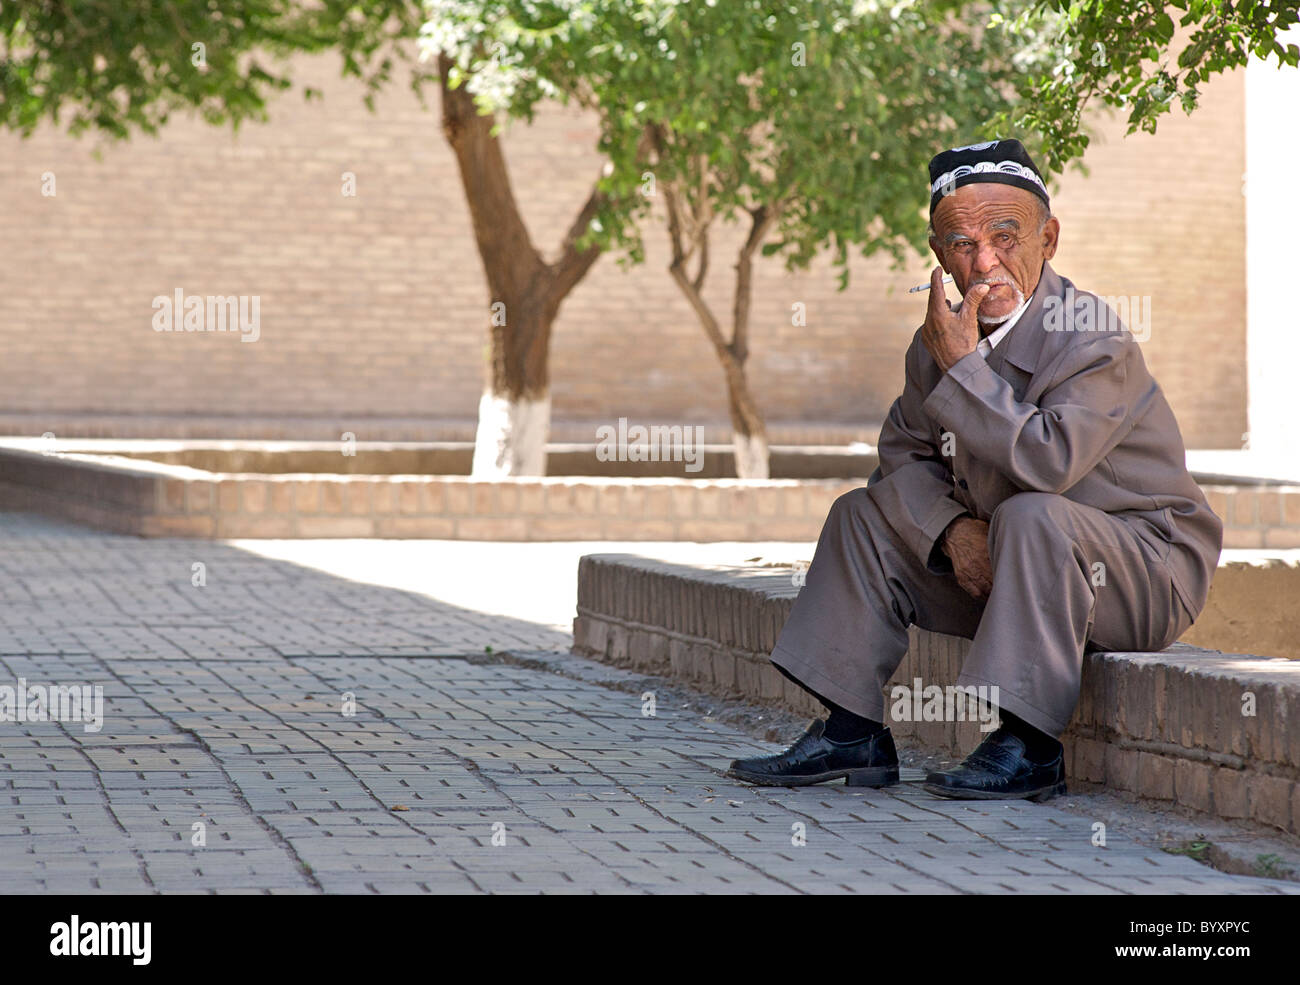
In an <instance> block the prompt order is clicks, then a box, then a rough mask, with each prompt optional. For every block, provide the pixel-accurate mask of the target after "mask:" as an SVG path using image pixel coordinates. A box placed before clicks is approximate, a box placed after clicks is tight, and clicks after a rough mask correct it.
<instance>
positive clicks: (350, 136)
mask: <svg viewBox="0 0 1300 985" xmlns="http://www.w3.org/2000/svg"><path fill="white" fill-rule="evenodd" d="M298 77H299V79H300V80H301V81H302V82H304V83H312V84H315V85H317V86H319V87H321V88H322V89H323V90H324V91H325V99H324V100H323V101H321V102H315V103H311V104H306V103H304V102H303V101H302V100H301V98H300V97H299V96H297V95H289V96H285V97H283V98H281V99H280V100H279V101H278V102H276V103H275V104H274V105H273V107H272V112H271V118H272V119H271V125H269V126H257V125H250V126H248V127H246V128H245V129H244V130H243V131H242V132H241V133H240V134H239V135H238V136H237V137H232V136H231V135H230V134H229V133H228V132H227V131H223V130H217V129H213V128H210V127H207V126H204V125H202V124H200V123H198V122H195V121H191V120H185V119H177V120H176V121H174V122H173V124H172V125H170V126H169V127H168V128H167V130H166V131H165V133H164V134H163V135H162V137H161V138H160V139H157V140H154V139H148V138H139V139H137V140H134V141H133V142H131V143H130V144H126V145H121V146H114V145H108V146H105V147H104V148H103V157H102V160H96V159H95V158H94V156H93V154H92V152H93V150H94V147H95V139H96V138H93V137H92V138H87V139H85V140H82V141H80V142H78V141H73V140H71V139H70V138H67V137H64V136H62V135H60V134H58V133H56V132H54V131H53V130H50V129H45V130H42V131H40V132H39V133H37V134H36V135H35V136H34V137H32V138H31V139H30V140H27V141H22V140H20V139H19V138H17V137H15V136H13V135H9V134H0V231H2V232H3V234H4V237H5V240H6V242H8V243H10V244H11V245H10V250H9V253H8V256H7V262H6V263H4V264H0V324H3V326H4V332H3V334H0V358H3V361H4V365H5V367H6V372H5V373H4V374H3V376H2V377H0V431H6V432H10V433H26V434H32V433H35V434H39V433H41V432H43V431H46V430H53V431H55V432H56V433H58V434H61V435H74V434H78V433H80V434H96V433H97V434H108V435H149V434H153V435H160V436H166V435H189V436H204V435H209V436H218V437H219V436H227V435H244V436H260V437H278V436H293V437H305V438H337V436H338V433H339V431H340V430H351V431H353V432H354V433H356V434H357V436H358V438H360V439H362V440H367V439H369V440H381V439H386V438H388V439H411V438H425V439H435V438H449V437H467V436H468V435H469V434H470V433H471V428H472V422H473V419H474V417H475V416H476V414H477V404H478V397H479V389H480V380H481V366H482V359H483V352H484V342H485V331H484V326H485V305H486V302H487V298H486V293H485V287H484V284H483V280H482V275H481V268H480V266H479V261H478V257H477V254H476V252H475V250H474V247H473V244H472V240H471V238H470V234H469V224H468V218H467V213H466V209H465V206H464V204H463V202H462V199H461V190H460V183H459V178H458V176H457V173H456V169H455V166H454V162H453V160H452V158H451V155H450V153H449V151H448V150H447V148H446V146H445V144H444V142H443V138H442V136H441V132H440V128H439V122H438V117H437V115H436V95H433V94H431V97H432V98H433V100H434V106H433V111H432V112H430V111H425V110H421V109H420V107H419V106H418V104H417V102H416V101H415V100H414V98H413V97H412V96H410V95H409V94H408V93H407V92H406V91H405V90H404V89H402V88H401V87H395V88H394V89H393V90H392V91H390V92H388V93H387V94H385V95H384V96H383V97H382V98H381V99H380V100H379V104H378V106H379V111H378V113H377V114H374V115H371V114H370V113H368V112H367V111H366V110H365V108H364V106H363V105H362V104H361V101H360V92H359V89H358V87H357V86H356V85H355V84H354V83H351V82H348V81H343V80H340V79H338V78H337V71H336V69H335V65H334V60H333V58H332V57H327V58H324V59H305V60H303V61H302V62H301V63H300V70H299V72H298ZM1242 99H1243V87H1242V80H1241V77H1240V75H1239V74H1238V75H1234V76H1230V77H1228V78H1225V79H1222V80H1219V81H1216V82H1215V83H1214V84H1213V85H1211V86H1209V87H1207V89H1206V93H1205V99H1204V105H1203V108H1202V109H1201V110H1199V111H1198V112H1197V114H1196V115H1195V117H1193V118H1190V119H1188V118H1184V117H1182V116H1181V115H1175V116H1173V117H1171V118H1169V119H1168V120H1167V121H1166V122H1164V123H1162V124H1161V133H1160V134H1159V135H1157V136H1154V137H1152V136H1148V135H1143V134H1140V135H1136V136H1134V137H1130V138H1127V139H1121V135H1122V129H1123V127H1122V124H1121V123H1120V122H1118V121H1112V122H1104V121H1103V122H1101V123H1100V124H1099V132H1098V135H1097V138H1096V140H1095V142H1094V147H1093V150H1092V151H1090V153H1089V155H1088V164H1089V166H1090V167H1091V169H1092V175H1091V177H1090V178H1086V179H1085V178H1083V177H1082V176H1080V175H1077V174H1070V175H1068V176H1066V177H1065V179H1064V180H1063V182H1062V185H1061V188H1060V189H1059V191H1058V193H1057V194H1056V195H1055V196H1054V206H1055V210H1056V212H1057V214H1058V215H1059V217H1060V218H1061V221H1062V225H1063V245H1062V249H1061V252H1060V254H1059V255H1058V259H1057V261H1056V262H1055V266H1056V268H1057V270H1058V271H1060V272H1061V273H1063V274H1064V275H1065V276H1067V277H1070V278H1072V279H1073V280H1075V281H1076V283H1078V284H1079V285H1080V286H1081V287H1085V288H1088V289H1091V290H1095V291H1097V292H1098V293H1100V294H1120V293H1124V294H1138V295H1151V296H1152V303H1153V331H1152V337H1151V339H1150V341H1149V342H1147V343H1146V344H1145V349H1146V352H1147V357H1148V362H1149V363H1150V365H1151V367H1152V369H1153V371H1154V372H1155V374H1156V376H1157V378H1158V379H1159V380H1160V382H1161V384H1162V385H1163V387H1164V389H1165V391H1166V393H1167V394H1168V396H1169V398H1170V400H1171V402H1172V404H1173V406H1174V409H1175V411H1176V412H1177V413H1178V416H1179V419H1180V422H1181V424H1182V428H1183V433H1184V436H1185V438H1186V440H1187V443H1188V444H1189V446H1194V447H1238V446H1239V445H1240V440H1239V439H1240V435H1241V433H1242V432H1243V431H1245V429H1246V423H1245V307H1244V306H1245V293H1244V264H1243V251H1244V230H1243V200H1242V197H1241V180H1242V174H1241V173H1242V170H1243V167H1244V164H1243V159H1242V150H1241V137H1242ZM594 139H595V129H594V126H593V123H592V121H591V119H589V118H587V117H584V116H582V115H579V114H576V113H573V112H568V111H563V110H558V109H556V110H552V111H549V112H546V113H543V114H542V115H541V116H540V117H539V119H538V121H537V123H536V124H535V125H534V126H533V127H531V128H527V127H523V126H519V125H516V126H515V127H513V129H511V130H510V132H509V134H508V136H507V137H506V151H507V156H508V160H509V163H510V166H511V169H512V174H513V177H514V181H515V186H516V193H517V197H518V199H519V202H520V205H521V208H522V209H523V211H524V213H525V215H526V217H527V220H528V223H529V227H530V229H531V230H532V234H533V237H534V240H535V242H537V243H538V244H539V245H540V246H541V247H542V248H543V249H547V250H549V249H551V248H553V246H554V244H556V243H557V242H558V240H559V237H560V235H561V234H562V231H563V229H564V228H565V227H566V226H567V224H568V222H569V221H570V219H571V217H572V215H573V213H574V211H575V210H576V209H577V207H578V206H579V204H580V203H581V201H582V200H583V198H584V196H585V194H586V192H587V189H588V187H589V183H590V181H591V180H592V178H593V177H594V175H595V174H596V172H597V169H598V166H599V161H598V159H597V157H596V155H595V154H594V153H593V151H592V147H593V144H594ZM924 167H925V162H924V161H918V162H917V168H916V172H917V175H916V176H917V180H918V181H922V180H924ZM47 171H48V172H53V173H54V175H55V180H56V182H57V195H56V196H55V197H53V198H47V197H42V195H41V194H40V189H41V181H42V175H43V174H44V173H45V172H47ZM345 171H351V172H354V173H355V174H356V176H357V191H358V194H357V196H356V197H355V198H346V197H344V196H342V195H341V194H340V188H341V175H342V173H343V172H345ZM739 234H740V233H739V230H733V231H732V233H731V234H730V235H724V236H722V237H721V238H720V239H719V241H718V242H716V244H715V250H714V274H713V276H712V277H711V284H712V286H711V289H710V291H709V295H708V296H709V300H710V302H711V303H712V304H714V305H715V306H716V307H717V310H718V311H719V312H720V313H724V314H725V313H726V312H727V311H729V302H728V297H729V293H728V292H729V290H730V280H729V275H730V274H731V263H730V261H729V260H728V259H727V257H728V253H729V252H732V251H734V245H735V242H736V238H737V236H738V235H739ZM647 245H648V257H647V259H648V262H647V264H646V265H645V266H644V267H642V268H640V269H637V270H634V271H632V272H628V273H625V272H623V271H621V270H620V269H619V268H618V267H617V266H616V264H615V263H614V262H612V260H611V259H610V258H604V259H602V260H601V261H600V262H599V263H598V264H597V266H596V268H595V269H594V270H593V272H592V273H591V275H589V277H588V278H587V280H586V281H585V282H584V283H583V284H582V285H580V286H579V288H578V290H577V291H576V293H575V294H573V295H572V296H571V297H570V299H569V300H568V302H567V303H566V305H565V307H564V308H563V309H562V311H561V318H560V321H559V323H558V326H557V330H556V332H555V337H554V345H553V362H552V379H553V387H554V415H555V418H556V421H557V425H558V426H559V428H560V429H561V431H562V432H563V433H565V434H568V435H570V436H573V435H575V432H576V433H577V434H581V433H582V432H583V431H584V430H586V429H589V426H588V425H587V424H586V423H584V422H593V421H594V422H604V421H609V420H612V419H615V418H617V417H619V416H627V417H630V418H632V419H634V420H635V419H640V420H643V421H659V422H680V423H690V424H704V425H706V426H709V425H712V424H716V425H717V427H716V429H715V428H710V429H709V430H708V431H707V432H706V437H707V438H708V439H709V440H726V436H727V435H726V428H725V426H724V422H725V421H726V413H725V402H724V395H723V392H722V387H721V377H720V373H719V370H718V368H717V366H716V363H715V361H714V359H713V356H712V354H711V350H710V348H709V346H708V344H707V343H706V341H705V339H704V335H703V333H702V331H701V329H700V328H699V326H698V324H697V323H696V322H695V320H694V317H693V315H692V314H691V312H690V310H689V309H688V307H687V305H686V304H685V302H684V301H683V300H682V299H681V297H680V296H679V295H678V294H677V293H676V291H675V288H674V287H673V286H672V284H671V283H670V282H669V280H668V278H667V275H666V273H665V266H666V250H665V246H664V235H663V233H662V230H661V229H660V228H659V227H651V228H650V229H649V230H648V239H647ZM928 267H929V264H928V263H927V262H925V261H923V260H922V259H920V258H917V259H915V260H913V261H912V262H910V263H909V264H908V265H907V267H906V269H904V270H902V271H890V270H889V269H888V264H887V262H886V261H876V260H872V261H866V260H861V259H859V260H857V261H855V262H854V263H853V266H852V270H853V280H852V283H851V286H850V288H849V289H848V290H847V291H846V292H844V293H837V292H836V290H835V280H834V276H833V274H832V272H831V269H830V267H829V265H828V264H826V263H818V264H817V265H815V266H814V268H813V269H812V270H811V271H810V272H808V273H807V274H804V275H800V276H788V275H785V274H784V273H783V272H782V271H781V269H780V266H779V264H778V263H777V262H775V261H771V260H768V261H763V262H761V263H760V264H759V270H758V275H757V279H756V285H755V297H754V308H753V319H754V325H753V342H752V346H751V348H752V353H753V355H752V362H751V367H752V382H753V385H754V388H755V392H756V394H757V396H758V399H759V402H760V404H761V406H762V408H763V410H764V412H765V413H766V415H767V416H768V418H769V420H770V421H771V422H772V423H773V424H774V425H776V426H777V428H776V431H777V433H778V434H785V435H787V436H793V437H792V438H791V437H788V438H787V440H801V439H800V436H815V435H819V434H825V435H829V436H831V437H833V438H838V439H843V438H845V437H849V436H855V435H857V436H861V437H865V438H866V439H867V440H870V439H871V438H873V437H874V433H875V427H877V426H878V424H879V421H880V419H881V418H882V417H883V415H884V413H885V412H886V410H887V409H888V406H889V404H890V402H891V401H892V399H893V397H894V396H895V395H896V393H897V392H898V391H899V390H900V389H901V385H902V366H901V358H902V354H903V351H904V349H905V347H906V345H907V342H908V340H909V339H910V337H911V334H912V332H913V331H914V329H915V326H916V324H917V323H918V319H919V318H920V316H921V312H922V310H923V304H924V302H923V301H920V300H918V299H917V297H916V296H910V297H909V296H908V295H907V294H906V293H904V290H905V288H906V287H907V286H909V285H911V284H914V283H919V282H921V281H924V280H925V279H926V276H927V272H928ZM176 288H181V289H182V290H184V291H185V292H186V293H187V294H198V295H210V294H222V295H226V294H247V295H253V294H257V295H260V297H261V304H262V307H261V318H262V326H261V337H260V339H259V341H258V342H256V343H252V344H249V343H241V342H240V341H239V339H238V337H237V336H235V335H218V334H209V333H194V334H183V333H181V334H166V333H156V332H154V331H153V330H152V329H151V327H150V320H151V317H152V314H153V311H152V309H151V299H152V298H153V297H154V296H156V295H160V294H161V295H170V294H171V293H172V292H174V291H175V289H176ZM795 301H802V302H804V303H805V304H806V305H807V312H808V324H807V326H806V327H794V326H792V325H791V324H790V312H791V305H792V303H793V302H795ZM1211 345H1212V346H1214V356H1213V358H1206V355H1205V352H1206V348H1207V347H1208V346H1211ZM591 427H592V428H594V425H591ZM592 435H594V430H592Z"/></svg>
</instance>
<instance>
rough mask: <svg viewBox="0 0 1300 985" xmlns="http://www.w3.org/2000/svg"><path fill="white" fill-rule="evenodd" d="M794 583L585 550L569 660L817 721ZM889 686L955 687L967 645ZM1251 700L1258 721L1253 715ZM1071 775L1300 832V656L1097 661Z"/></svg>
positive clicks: (959, 750) (782, 577)
mask: <svg viewBox="0 0 1300 985" xmlns="http://www.w3.org/2000/svg"><path fill="white" fill-rule="evenodd" d="M797 592H798V589H797V588H795V587H794V585H793V584H792V578H791V571H790V570H789V569H785V570H782V569H760V568H744V569H738V568H730V567H717V568H712V569H710V568H707V567H696V566H684V565H677V564H671V563H668V562H663V561H655V560H650V559H647V558H641V557H636V556H633V555H616V554H603V555H587V556H585V557H583V558H582V560H581V561H580V563H579V567H578V615H577V617H576V618H575V619H574V623H573V632H574V652H576V653H580V654H583V655H586V656H590V657H594V658H596V659H598V660H602V661H605V662H608V663H611V664H615V665H618V666H622V667H630V668H635V669H638V670H643V671H647V672H653V673H659V674H670V675H673V676H676V677H680V678H683V679H685V680H688V681H690V682H691V683H692V684H694V685H695V686H696V687H699V688H702V689H704V690H707V691H711V692H713V693H716V694H720V695H725V696H730V697H743V698H747V699H750V700H760V701H765V702H771V703H774V704H779V705H782V706H784V707H786V708H789V709H791V710H793V711H795V712H799V713H804V714H808V715H823V714H824V713H825V712H824V709H822V707H821V705H820V704H819V703H818V702H817V701H815V700H814V699H812V698H811V697H809V696H808V694H807V693H806V692H804V691H803V690H801V689H800V688H799V687H797V686H796V685H794V684H792V683H791V682H790V681H788V680H787V679H786V678H784V677H783V676H782V675H781V674H780V673H779V672H778V671H776V670H775V669H774V668H773V667H772V665H771V663H770V661H769V660H768V655H769V654H770V653H771V651H772V648H773V647H774V646H775V645H776V640H777V637H778V635H779V634H780V631H781V627H782V626H783V625H784V624H785V620H786V617H787V616H788V614H789V611H790V607H791V605H792V604H793V602H794V598H795V596H796V594H797ZM909 633H910V636H911V645H910V647H909V650H908V653H907V655H906V657H905V658H904V659H903V662H902V664H901V665H900V667H899V669H898V672H897V673H896V674H895V675H894V677H893V679H892V680H891V686H892V684H895V683H899V684H908V685H911V684H912V683H913V681H914V680H915V679H916V678H920V680H921V681H922V682H923V685H924V686H929V685H931V684H938V685H940V686H943V685H945V684H952V683H954V682H955V681H956V679H957V674H958V671H959V670H960V667H961V663H962V660H963V658H964V657H965V655H966V652H967V650H968V648H969V646H970V642H969V641H968V640H965V639H960V638H957V637H950V636H943V635H941V634H938V633H930V632H926V631H923V630H920V629H917V628H916V627H912V628H911V630H910V631H909ZM1248 694H1250V695H1253V701H1254V706H1255V712H1256V713H1255V715H1254V716H1253V717H1252V716H1247V715H1244V714H1243V702H1244V701H1246V700H1247V695H1248ZM890 724H891V727H892V728H893V730H894V732H895V734H896V735H897V736H900V737H902V738H910V739H913V740H915V741H917V742H919V743H921V744H922V745H925V746H928V747H930V748H934V749H939V750H943V751H945V752H947V753H948V754H950V755H954V756H960V755H964V754H966V753H968V752H970V750H971V749H973V748H974V747H975V745H976V744H977V743H978V742H979V741H980V738H981V733H980V732H979V731H978V725H977V724H976V723H973V722H964V723H958V722H919V723H918V722H891V723H890ZM1063 742H1064V744H1065V749H1066V768H1067V770H1068V773H1069V776H1070V777H1071V779H1072V780H1074V781H1082V782H1084V783H1094V784H1102V785H1104V786H1106V787H1109V788H1111V789H1115V790H1124V791H1128V792H1131V793H1134V794H1137V795H1138V796H1141V797H1147V798H1151V799H1154V800H1159V801H1164V802H1167V803H1174V804H1178V805H1181V806H1183V807H1187V808H1191V809H1193V810H1196V811H1201V812H1204V813H1206V814H1212V815H1215V816H1217V817H1222V818H1249V819H1251V820H1253V821H1258V822H1260V823H1262V824H1267V825H1270V826H1272V827H1275V828H1278V829H1280V830H1283V831H1287V832H1290V833H1291V834H1300V782H1298V781H1300V769H1298V765H1300V663H1296V662H1295V661H1290V660H1283V659H1274V658H1267V657H1253V656H1247V655H1242V654H1232V653H1221V652H1219V651H1215V650H1205V649H1200V648H1197V647H1193V646H1189V645H1187V644H1182V643H1175V644H1174V645H1173V646H1171V647H1169V648H1168V649H1167V650H1164V651H1162V652H1161V653H1156V654H1146V653H1091V654H1088V655H1087V656H1086V657H1085V658H1084V666H1083V684H1082V691H1081V694H1080V699H1079V704H1078V707H1077V709H1076V711H1075V715H1074V719H1073V721H1072V723H1071V725H1070V728H1069V730H1068V731H1067V733H1066V735H1065V736H1064V737H1063Z"/></svg>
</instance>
